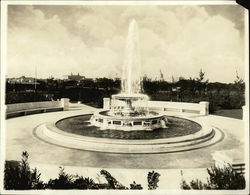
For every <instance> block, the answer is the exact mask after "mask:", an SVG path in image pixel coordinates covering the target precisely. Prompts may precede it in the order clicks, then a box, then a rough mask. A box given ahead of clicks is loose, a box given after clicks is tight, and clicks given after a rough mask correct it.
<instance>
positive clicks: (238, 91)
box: [6, 70, 245, 113]
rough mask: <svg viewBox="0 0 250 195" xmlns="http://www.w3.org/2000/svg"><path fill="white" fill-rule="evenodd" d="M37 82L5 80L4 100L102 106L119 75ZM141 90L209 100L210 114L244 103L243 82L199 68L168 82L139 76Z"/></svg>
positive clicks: (164, 97) (156, 96) (157, 96)
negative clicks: (215, 78) (213, 78)
mask: <svg viewBox="0 0 250 195" xmlns="http://www.w3.org/2000/svg"><path fill="white" fill-rule="evenodd" d="M37 82H38V83H39V84H38V85H36V86H34V85H23V84H18V83H16V84H10V83H6V103H7V104H11V103H22V102H30V101H46V100H52V99H54V100H56V99H60V98H64V97H66V98H70V100H71V101H80V102H82V103H85V104H89V105H92V106H95V107H102V99H103V98H104V97H111V96H112V95H113V94H117V93H119V92H120V91H121V80H120V79H119V78H115V79H110V78H97V79H87V78H85V79H82V80H80V81H75V80H59V79H54V78H49V79H38V80H37ZM142 93H145V94H147V95H149V96H150V99H151V100H157V101H175V102H193V103H198V102H200V101H209V102H210V106H209V107H210V113H213V112H214V111H216V110H218V109H240V108H241V107H242V106H243V105H244V104H245V83H244V81H243V80H242V79H241V78H240V77H239V76H238V74H237V75H236V78H235V80H234V82H233V83H220V82H209V80H208V79H205V72H203V71H202V70H200V72H199V74H198V76H197V77H194V78H188V79H187V78H183V77H180V78H179V79H178V80H177V81H175V80H174V79H173V80H172V81H171V82H169V81H166V80H164V77H163V75H162V76H161V78H160V79H152V78H149V77H147V76H144V77H143V78H142Z"/></svg>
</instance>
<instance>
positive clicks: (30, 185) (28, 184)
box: [4, 151, 45, 190]
mask: <svg viewBox="0 0 250 195" xmlns="http://www.w3.org/2000/svg"><path fill="white" fill-rule="evenodd" d="M28 157H29V154H28V153H27V152H26V151H25V152H23V153H22V160H21V162H13V161H12V162H9V161H6V163H5V169H4V188H5V189H6V190H29V189H44V187H45V186H44V183H43V182H42V181H41V180H40V176H41V174H40V173H39V172H38V170H37V169H33V170H30V167H29V163H28Z"/></svg>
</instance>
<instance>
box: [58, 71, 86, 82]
mask: <svg viewBox="0 0 250 195" xmlns="http://www.w3.org/2000/svg"><path fill="white" fill-rule="evenodd" d="M63 79H64V80H71V81H80V80H82V79H85V76H82V75H80V74H79V73H78V74H76V75H75V74H72V73H71V74H70V75H64V76H63Z"/></svg>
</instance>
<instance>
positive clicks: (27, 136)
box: [5, 104, 244, 169]
mask: <svg viewBox="0 0 250 195" xmlns="http://www.w3.org/2000/svg"><path fill="white" fill-rule="evenodd" d="M95 110H96V109H95V108H92V107H89V106H85V105H77V104H75V105H73V106H71V109H70V111H63V112H53V113H43V114H35V115H29V116H23V117H17V118H12V119H8V120H6V131H5V132H6V134H5V137H6V138H5V140H6V141H5V142H6V143H5V144H6V160H20V156H21V153H22V151H25V150H26V151H28V153H29V154H30V157H29V161H30V162H31V163H34V164H50V165H58V166H60V165H63V166H85V167H100V168H101V167H104V168H131V169H134V168H139V169H152V168H154V169H165V168H176V169H178V168H182V169H185V168H206V167H209V166H210V165H211V163H212V161H213V160H212V156H211V153H213V152H214V151H216V150H228V149H239V151H242V148H244V123H243V121H242V120H237V119H231V118H225V117H220V116H213V115H209V116H203V117H201V116H199V120H203V121H204V122H205V123H209V124H211V125H212V126H214V127H216V128H218V129H220V130H222V131H223V132H224V134H225V137H224V139H223V140H222V141H221V142H219V143H216V144H214V145H212V146H209V147H205V148H201V149H197V150H190V151H185V152H178V153H161V154H113V153H102V152H91V151H83V150H76V149H69V148H65V147H61V146H57V145H54V144H50V143H46V142H44V141H42V140H39V139H38V138H37V137H35V136H34V134H33V130H34V128H36V127H37V126H39V125H40V124H42V123H45V122H53V121H55V120H57V119H58V120H59V119H61V118H64V117H68V116H71V115H74V114H75V115H79V114H88V113H92V112H93V111H95ZM189 117H192V116H189ZM242 152H243V151H242Z"/></svg>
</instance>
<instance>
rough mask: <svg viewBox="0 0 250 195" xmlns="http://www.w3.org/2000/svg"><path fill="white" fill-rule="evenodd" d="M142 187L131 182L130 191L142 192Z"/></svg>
mask: <svg viewBox="0 0 250 195" xmlns="http://www.w3.org/2000/svg"><path fill="white" fill-rule="evenodd" d="M142 189H143V188H142V186H141V184H137V183H135V181H133V183H132V184H130V190H142Z"/></svg>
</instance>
